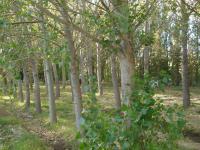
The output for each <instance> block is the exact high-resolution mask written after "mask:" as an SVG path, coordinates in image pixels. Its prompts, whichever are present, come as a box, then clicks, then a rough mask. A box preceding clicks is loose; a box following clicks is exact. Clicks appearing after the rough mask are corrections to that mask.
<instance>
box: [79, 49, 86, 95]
mask: <svg viewBox="0 0 200 150" xmlns="http://www.w3.org/2000/svg"><path fill="white" fill-rule="evenodd" d="M84 68H85V65H84V53H83V50H82V49H81V50H80V69H79V70H80V79H81V93H84V92H85V85H86V83H85V76H84Z"/></svg>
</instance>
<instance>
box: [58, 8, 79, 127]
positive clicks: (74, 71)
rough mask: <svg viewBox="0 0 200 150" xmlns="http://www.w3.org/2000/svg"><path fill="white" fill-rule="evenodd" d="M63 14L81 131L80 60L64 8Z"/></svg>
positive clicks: (77, 116)
mask: <svg viewBox="0 0 200 150" xmlns="http://www.w3.org/2000/svg"><path fill="white" fill-rule="evenodd" d="M61 9H62V10H61V13H62V16H63V18H65V19H66V22H67V24H65V26H64V27H65V38H66V40H67V42H68V46H69V50H70V57H71V62H70V70H71V75H70V77H71V88H72V93H73V102H74V111H75V117H76V127H77V129H78V130H80V125H81V111H82V97H81V88H80V82H79V74H78V62H77V60H78V58H77V50H76V48H75V46H74V42H73V35H72V31H71V28H70V21H69V16H68V12H66V11H65V10H64V9H63V8H61Z"/></svg>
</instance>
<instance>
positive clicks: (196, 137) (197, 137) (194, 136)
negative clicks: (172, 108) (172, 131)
mask: <svg viewBox="0 0 200 150" xmlns="http://www.w3.org/2000/svg"><path fill="white" fill-rule="evenodd" d="M183 134H184V136H185V137H188V138H189V139H190V140H192V141H193V142H196V143H200V133H197V132H195V131H192V130H188V131H184V133H183Z"/></svg>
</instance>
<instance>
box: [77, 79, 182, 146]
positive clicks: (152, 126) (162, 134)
mask: <svg viewBox="0 0 200 150" xmlns="http://www.w3.org/2000/svg"><path fill="white" fill-rule="evenodd" d="M155 83H159V84H160V83H162V82H157V81H153V80H150V78H149V77H145V79H144V80H141V79H136V80H135V86H134V91H133V92H132V95H131V98H130V99H131V104H130V106H125V105H123V106H122V108H121V110H119V111H116V112H115V113H108V112H104V111H101V110H100V109H99V108H100V107H99V106H98V104H97V103H95V101H93V99H94V97H92V98H91V100H90V101H89V102H88V109H86V110H85V111H84V112H83V121H82V131H81V134H80V133H79V134H78V136H77V138H78V139H79V141H80V149H88V150H89V149H91V150H93V149H95V150H102V149H105V150H106V149H108V150H110V149H114V150H115V149H116V150H118V149H120V150H121V149H122V150H129V149H131V150H132V149H134V150H160V149H164V150H166V149H169V150H171V149H176V148H177V146H176V140H177V139H178V138H180V136H181V135H182V134H181V131H182V129H183V127H184V125H185V121H184V119H183V114H182V112H181V110H180V109H178V106H177V105H174V106H165V105H164V104H163V103H162V101H160V100H155V99H154V98H153V95H154V89H155V88H156V87H158V85H159V84H155ZM155 85H156V86H155Z"/></svg>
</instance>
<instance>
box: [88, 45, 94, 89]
mask: <svg viewBox="0 0 200 150" xmlns="http://www.w3.org/2000/svg"><path fill="white" fill-rule="evenodd" d="M92 57H93V52H92V49H91V48H90V47H89V46H88V55H87V68H88V81H89V91H90V92H91V91H92V86H93V85H92V84H93V81H92V78H93V76H94V74H93V67H92V64H93V60H92V59H93V58H92Z"/></svg>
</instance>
